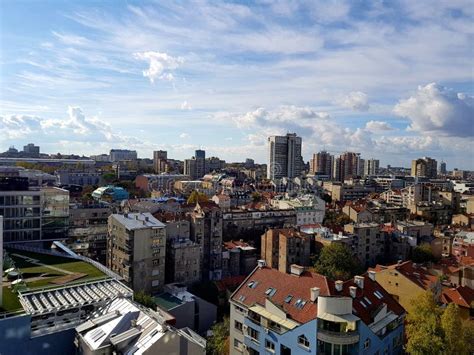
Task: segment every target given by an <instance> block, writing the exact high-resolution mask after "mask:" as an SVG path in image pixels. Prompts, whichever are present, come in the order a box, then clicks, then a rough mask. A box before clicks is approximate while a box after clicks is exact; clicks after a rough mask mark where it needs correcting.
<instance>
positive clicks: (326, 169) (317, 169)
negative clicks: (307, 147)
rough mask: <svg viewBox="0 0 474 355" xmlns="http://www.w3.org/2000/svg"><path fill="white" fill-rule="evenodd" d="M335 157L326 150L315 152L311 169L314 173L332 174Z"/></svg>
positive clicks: (311, 161)
mask: <svg viewBox="0 0 474 355" xmlns="http://www.w3.org/2000/svg"><path fill="white" fill-rule="evenodd" d="M333 161H334V157H333V156H332V155H331V154H329V153H328V152H326V151H325V150H323V151H321V152H319V153H317V154H313V158H312V159H311V160H310V162H309V164H310V168H309V171H310V173H311V174H314V175H328V176H331V175H332V166H333Z"/></svg>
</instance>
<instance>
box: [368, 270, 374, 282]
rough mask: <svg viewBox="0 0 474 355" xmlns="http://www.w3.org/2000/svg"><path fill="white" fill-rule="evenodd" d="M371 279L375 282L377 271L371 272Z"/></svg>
mask: <svg viewBox="0 0 474 355" xmlns="http://www.w3.org/2000/svg"><path fill="white" fill-rule="evenodd" d="M369 279H371V280H372V281H375V271H369Z"/></svg>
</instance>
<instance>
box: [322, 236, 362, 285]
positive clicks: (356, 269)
mask: <svg viewBox="0 0 474 355" xmlns="http://www.w3.org/2000/svg"><path fill="white" fill-rule="evenodd" d="M314 268H315V269H316V272H317V273H319V274H322V275H324V276H326V277H329V278H330V279H332V280H348V279H350V278H351V277H352V276H354V275H357V274H359V273H360V272H361V271H362V267H361V265H360V264H359V262H358V261H357V259H356V258H355V257H354V256H353V255H352V252H351V250H350V249H349V248H348V247H347V246H345V245H344V244H340V243H332V244H330V245H328V246H325V247H324V248H323V249H322V250H321V253H320V254H319V258H318V260H317V261H316V264H315V265H314Z"/></svg>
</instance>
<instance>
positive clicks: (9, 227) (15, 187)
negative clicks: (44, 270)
mask: <svg viewBox="0 0 474 355" xmlns="http://www.w3.org/2000/svg"><path fill="white" fill-rule="evenodd" d="M0 216H3V217H4V226H3V227H4V243H26V242H41V241H52V240H64V239H67V228H68V224H69V222H68V220H69V191H67V190H63V189H60V188H57V187H41V188H40V187H29V184H28V179H27V178H22V177H3V178H0Z"/></svg>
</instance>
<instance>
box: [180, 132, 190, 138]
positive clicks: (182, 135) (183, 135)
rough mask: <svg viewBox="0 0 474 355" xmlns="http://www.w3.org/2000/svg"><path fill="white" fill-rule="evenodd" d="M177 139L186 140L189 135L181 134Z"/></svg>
mask: <svg viewBox="0 0 474 355" xmlns="http://www.w3.org/2000/svg"><path fill="white" fill-rule="evenodd" d="M179 138H181V139H187V138H189V134H187V133H181V134H180V135H179Z"/></svg>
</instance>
